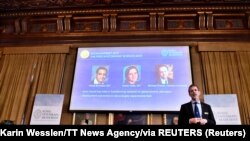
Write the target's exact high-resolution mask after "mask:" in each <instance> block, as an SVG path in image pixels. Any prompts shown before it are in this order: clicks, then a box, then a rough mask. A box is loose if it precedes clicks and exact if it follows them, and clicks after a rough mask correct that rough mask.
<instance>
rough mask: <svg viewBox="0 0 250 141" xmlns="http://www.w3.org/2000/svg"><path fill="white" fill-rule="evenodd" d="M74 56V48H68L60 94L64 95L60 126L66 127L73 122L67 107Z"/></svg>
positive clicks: (71, 113) (75, 51)
mask: <svg viewBox="0 0 250 141" xmlns="http://www.w3.org/2000/svg"><path fill="white" fill-rule="evenodd" d="M76 54H77V50H76V48H70V50H69V54H68V55H67V58H66V63H65V70H64V76H63V81H62V82H63V83H62V89H61V93H63V94H64V102H63V108H62V116H61V124H66V125H67V124H68V125H70V124H72V121H74V118H73V112H70V111H69V105H70V97H71V89H72V82H73V77H74V68H75V61H76V59H75V58H76Z"/></svg>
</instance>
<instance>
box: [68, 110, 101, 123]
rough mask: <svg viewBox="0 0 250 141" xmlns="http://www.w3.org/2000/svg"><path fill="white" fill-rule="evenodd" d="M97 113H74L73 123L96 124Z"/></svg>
mask: <svg viewBox="0 0 250 141" xmlns="http://www.w3.org/2000/svg"><path fill="white" fill-rule="evenodd" d="M96 117H97V115H96V113H82V112H79V113H74V114H73V123H72V124H73V125H96Z"/></svg>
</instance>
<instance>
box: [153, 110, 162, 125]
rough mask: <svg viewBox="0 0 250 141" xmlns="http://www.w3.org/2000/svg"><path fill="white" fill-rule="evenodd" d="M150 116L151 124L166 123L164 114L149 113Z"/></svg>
mask: <svg viewBox="0 0 250 141" xmlns="http://www.w3.org/2000/svg"><path fill="white" fill-rule="evenodd" d="M149 117H150V123H149V124H150V125H163V124H164V119H163V118H164V117H163V114H161V113H160V114H155V113H154V114H152V113H151V114H149Z"/></svg>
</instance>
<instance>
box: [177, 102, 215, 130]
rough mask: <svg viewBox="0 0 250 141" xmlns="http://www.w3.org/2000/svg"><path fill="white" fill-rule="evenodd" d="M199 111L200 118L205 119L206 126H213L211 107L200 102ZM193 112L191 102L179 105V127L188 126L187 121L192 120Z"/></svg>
mask: <svg viewBox="0 0 250 141" xmlns="http://www.w3.org/2000/svg"><path fill="white" fill-rule="evenodd" d="M201 109H202V118H204V119H207V123H206V125H208V124H209V125H215V124H216V121H215V119H214V114H213V111H212V109H211V106H210V105H208V104H206V103H204V102H201ZM194 117H195V116H194V112H193V107H192V102H188V103H185V104H183V105H181V109H180V114H179V121H178V124H179V125H188V124H189V119H190V118H194Z"/></svg>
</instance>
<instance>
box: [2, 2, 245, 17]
mask: <svg viewBox="0 0 250 141" xmlns="http://www.w3.org/2000/svg"><path fill="white" fill-rule="evenodd" d="M249 10H250V5H242V6H193V7H189V6H188V7H187V6H186V7H155V8H123V9H118V8H102V9H94V8H93V9H83V10H80V9H79V10H37V11H19V12H2V13H0V17H15V16H42V15H64V14H98V13H100V14H102V13H127V12H156V11H157V12H175V11H184V12H188V11H190V12H192V11H223V12H225V11H249Z"/></svg>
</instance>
